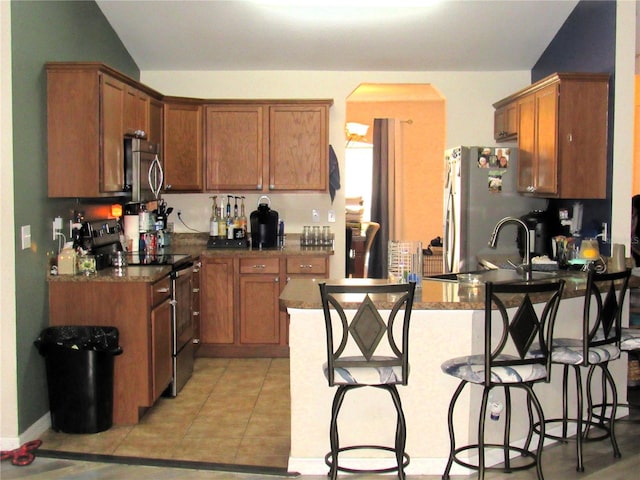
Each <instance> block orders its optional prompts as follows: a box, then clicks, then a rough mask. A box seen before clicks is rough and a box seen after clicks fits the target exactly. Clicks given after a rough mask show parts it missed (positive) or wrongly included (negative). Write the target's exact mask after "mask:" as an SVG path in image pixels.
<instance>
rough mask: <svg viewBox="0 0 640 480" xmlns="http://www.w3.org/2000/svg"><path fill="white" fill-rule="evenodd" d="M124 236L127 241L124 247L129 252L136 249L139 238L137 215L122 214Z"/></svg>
mask: <svg viewBox="0 0 640 480" xmlns="http://www.w3.org/2000/svg"><path fill="white" fill-rule="evenodd" d="M124 238H125V240H126V242H127V244H126V245H125V248H126V249H127V251H129V252H137V251H138V239H139V238H140V220H139V219H138V215H125V216H124Z"/></svg>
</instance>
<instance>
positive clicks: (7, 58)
mask: <svg viewBox="0 0 640 480" xmlns="http://www.w3.org/2000/svg"><path fill="white" fill-rule="evenodd" d="M12 132H13V129H12V102H11V3H10V2H0V171H1V172H2V175H0V223H1V224H2V225H14V214H13V133H12ZM14 238H15V237H14V230H13V229H12V228H3V229H2V231H0V252H2V255H0V284H2V295H0V332H2V335H0V339H1V341H2V348H0V385H2V388H0V450H8V449H13V448H15V447H16V446H18V392H17V385H18V384H17V378H16V371H17V370H16V295H15V288H16V282H15V240H14Z"/></svg>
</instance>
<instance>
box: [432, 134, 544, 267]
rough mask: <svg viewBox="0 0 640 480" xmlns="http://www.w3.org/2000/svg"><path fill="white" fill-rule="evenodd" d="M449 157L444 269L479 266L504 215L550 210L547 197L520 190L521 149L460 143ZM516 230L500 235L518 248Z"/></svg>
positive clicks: (503, 241)
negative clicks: (519, 165) (518, 177)
mask: <svg viewBox="0 0 640 480" xmlns="http://www.w3.org/2000/svg"><path fill="white" fill-rule="evenodd" d="M444 160H445V170H444V172H445V185H444V204H443V205H444V238H443V242H442V243H443V261H444V272H445V273H452V272H468V271H473V270H477V269H478V264H477V259H476V256H477V255H478V254H479V253H482V252H483V251H484V252H487V251H488V247H487V242H488V241H489V236H490V235H491V232H492V231H493V227H494V226H495V224H496V223H497V222H498V220H500V219H501V218H503V217H507V216H512V217H521V216H523V215H525V214H526V213H528V212H530V211H531V210H544V209H545V208H546V206H547V201H546V200H545V199H537V198H530V197H525V196H523V195H520V194H519V193H518V192H517V188H516V187H517V186H516V181H517V175H516V168H517V162H518V158H517V149H515V148H505V147H464V146H460V147H454V148H449V149H447V150H445V155H444ZM509 229H510V230H511V227H509ZM511 231H512V232H513V235H511V234H510V233H509V232H508V231H507V230H505V232H504V233H502V234H501V235H500V242H499V247H501V248H502V249H503V250H509V249H510V248H511V249H512V250H513V251H517V231H516V229H515V228H513V229H512V230H511Z"/></svg>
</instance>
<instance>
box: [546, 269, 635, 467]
mask: <svg viewBox="0 0 640 480" xmlns="http://www.w3.org/2000/svg"><path fill="white" fill-rule="evenodd" d="M630 274H631V270H626V271H622V272H613V273H596V272H595V271H593V270H592V271H589V273H588V276H587V287H586V293H585V301H584V309H583V314H582V328H581V331H582V335H581V338H554V340H553V345H552V349H551V362H552V363H553V364H556V365H562V366H563V372H562V418H551V419H548V420H545V423H546V424H547V426H548V425H550V424H554V423H560V424H561V425H562V433H561V435H554V434H551V433H548V430H547V432H546V433H545V431H544V430H543V429H542V428H540V429H538V427H539V426H538V425H536V426H535V427H534V431H536V432H540V434H541V435H544V436H545V437H547V438H551V439H554V440H558V441H561V442H565V443H566V442H567V441H569V440H575V442H576V455H577V460H578V463H577V466H576V470H577V471H579V472H583V471H584V464H583V459H582V444H583V442H584V441H586V440H604V439H605V438H610V439H611V446H612V447H613V455H614V457H616V458H618V457H620V449H619V448H618V443H617V441H616V436H615V428H614V427H615V422H614V420H615V415H616V409H617V405H618V403H617V402H618V393H617V390H616V385H615V382H614V381H613V377H612V376H611V373H610V372H609V366H608V365H609V361H611V360H616V359H618V358H620V332H621V319H622V305H623V303H624V299H625V295H626V292H627V288H628V284H629V276H630ZM616 290H617V294H616ZM571 367H573V371H574V373H575V378H576V399H577V402H576V403H577V405H576V416H575V418H571V417H569V412H568V410H569V406H568V400H567V398H568V384H569V382H568V376H569V370H570V368H571ZM598 367H599V368H600V370H601V373H602V399H603V400H602V404H604V405H606V404H607V403H608V402H607V396H608V394H607V391H608V390H607V386H608V389H610V392H611V396H612V397H611V398H612V403H611V404H610V405H611V408H610V409H609V416H608V417H607V415H606V414H605V413H604V410H602V413H601V415H599V416H598V418H596V420H598V421H597V422H596V421H594V418H595V417H594V416H593V413H592V412H593V401H592V393H591V390H592V389H591V386H592V380H593V374H594V373H595V370H596V368H598ZM581 368H588V373H587V383H586V392H587V419H586V420H584V419H583V412H584V406H583V403H584V400H583V393H582V375H581V372H580V369H581ZM602 404H601V405H602ZM569 423H572V424H573V423H575V424H576V435H575V438H574V437H569V434H568V424H569ZM591 427H596V428H597V429H598V430H600V431H601V432H602V433H601V434H600V435H598V436H595V437H590V436H589V433H590V430H591Z"/></svg>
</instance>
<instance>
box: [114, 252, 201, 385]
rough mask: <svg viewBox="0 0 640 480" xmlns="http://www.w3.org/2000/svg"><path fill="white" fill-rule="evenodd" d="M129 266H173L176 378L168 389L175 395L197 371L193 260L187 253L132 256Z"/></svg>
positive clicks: (173, 361)
mask: <svg viewBox="0 0 640 480" xmlns="http://www.w3.org/2000/svg"><path fill="white" fill-rule="evenodd" d="M127 260H128V262H129V265H137V266H144V265H170V266H171V267H172V269H171V273H170V277H171V330H172V352H171V353H172V363H173V380H172V382H171V385H170V386H169V388H168V389H167V391H166V392H165V393H166V394H168V395H169V396H172V397H175V396H176V395H177V394H178V392H179V391H180V390H181V389H182V387H184V385H185V384H186V383H187V381H188V380H189V378H191V374H192V373H193V358H194V343H193V341H194V326H193V306H192V304H191V301H192V298H193V297H192V291H193V286H192V279H193V259H192V257H191V256H190V255H186V254H168V255H166V254H165V255H154V256H153V257H148V256H146V257H145V256H144V255H140V254H137V253H133V254H130V255H129V256H128V259H127Z"/></svg>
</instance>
